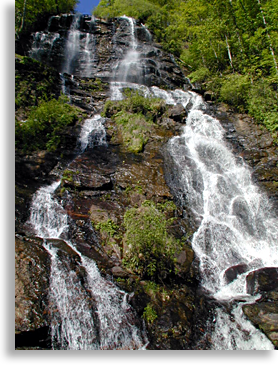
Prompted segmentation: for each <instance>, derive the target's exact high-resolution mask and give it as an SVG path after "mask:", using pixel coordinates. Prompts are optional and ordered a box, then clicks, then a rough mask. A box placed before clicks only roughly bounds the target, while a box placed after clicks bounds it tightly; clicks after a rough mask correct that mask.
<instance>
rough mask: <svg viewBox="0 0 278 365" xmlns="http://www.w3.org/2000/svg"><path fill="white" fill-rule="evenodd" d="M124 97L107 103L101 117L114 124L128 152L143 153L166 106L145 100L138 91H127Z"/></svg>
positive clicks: (158, 102) (160, 101)
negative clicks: (107, 118)
mask: <svg viewBox="0 0 278 365" xmlns="http://www.w3.org/2000/svg"><path fill="white" fill-rule="evenodd" d="M125 96H126V97H125V99H124V100H121V101H111V100H109V101H107V102H106V104H105V106H104V111H103V113H102V115H103V116H104V117H111V118H112V119H113V120H114V121H115V122H116V124H117V125H118V128H119V130H120V132H121V135H122V140H123V144H124V145H125V146H126V147H127V148H128V150H129V151H130V152H134V153H139V152H142V151H143V148H144V146H145V144H146V143H147V142H148V139H149V135H150V133H151V130H152V127H153V125H154V123H155V122H156V120H157V119H158V118H159V117H160V116H161V115H162V114H163V113H164V111H165V110H166V105H165V102H164V101H163V100H161V99H158V98H145V97H144V96H143V95H141V94H140V93H139V92H138V91H136V92H134V91H130V90H128V89H127V90H126V91H125Z"/></svg>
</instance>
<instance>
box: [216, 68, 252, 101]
mask: <svg viewBox="0 0 278 365" xmlns="http://www.w3.org/2000/svg"><path fill="white" fill-rule="evenodd" d="M249 87H250V81H249V79H248V77H247V76H242V75H239V74H236V73H235V74H231V75H228V76H227V77H226V78H225V79H224V81H223V82H222V86H221V89H220V97H221V99H222V100H223V101H225V102H226V103H228V104H230V105H232V106H234V107H236V108H239V106H244V107H245V105H246V98H247V95H248V90H249Z"/></svg>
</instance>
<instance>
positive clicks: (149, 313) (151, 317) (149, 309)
mask: <svg viewBox="0 0 278 365" xmlns="http://www.w3.org/2000/svg"><path fill="white" fill-rule="evenodd" d="M142 317H143V318H144V320H145V321H146V322H147V323H149V324H152V323H153V322H154V321H155V320H156V319H157V313H156V311H155V309H154V308H153V306H152V305H151V304H150V303H148V304H147V306H146V307H145V308H144V312H143V315H142Z"/></svg>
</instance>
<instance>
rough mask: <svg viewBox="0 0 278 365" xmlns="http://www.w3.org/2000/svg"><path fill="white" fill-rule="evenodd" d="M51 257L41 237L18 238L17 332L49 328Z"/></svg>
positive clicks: (16, 279)
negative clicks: (48, 296) (48, 297)
mask: <svg viewBox="0 0 278 365" xmlns="http://www.w3.org/2000/svg"><path fill="white" fill-rule="evenodd" d="M49 274H50V257H49V255H48V253H47V251H46V250H45V249H44V247H43V240H42V239H40V238H32V237H26V236H25V237H21V236H18V237H16V238H15V331H16V333H20V332H23V331H28V332H29V331H35V330H38V329H41V328H44V327H46V326H48V324H49V323H48V321H49V320H48V312H47V308H48V299H47V295H48V286H49Z"/></svg>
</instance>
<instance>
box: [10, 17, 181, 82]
mask: <svg viewBox="0 0 278 365" xmlns="http://www.w3.org/2000/svg"><path fill="white" fill-rule="evenodd" d="M130 32H131V30H130V26H129V22H128V21H127V19H126V18H124V17H122V18H117V19H111V20H110V21H107V22H106V21H103V20H100V19H95V18H94V17H92V18H91V17H89V16H80V17H79V16H74V15H62V16H54V17H52V18H50V19H49V21H48V26H47V29H46V30H42V31H39V32H36V33H33V34H32V35H31V37H30V38H26V39H24V40H22V41H21V44H24V49H22V45H20V44H18V45H17V49H16V51H17V52H18V53H20V54H22V53H24V54H25V55H28V56H31V57H33V58H35V59H37V60H39V61H41V62H43V63H45V64H47V65H49V66H52V67H54V68H55V69H56V70H58V71H59V72H63V73H64V72H65V73H68V74H71V75H75V76H79V77H97V78H100V79H101V80H103V81H106V82H108V81H112V80H113V81H117V79H118V77H119V73H120V72H121V69H120V67H119V64H120V62H121V60H122V59H123V58H124V56H125V55H126V53H127V51H128V49H129V47H130V37H131V34H130ZM134 32H135V35H136V39H137V40H138V46H137V48H136V50H137V51H138V53H140V56H139V57H140V59H139V60H140V62H139V63H140V65H139V66H138V64H137V65H136V67H140V74H141V80H140V83H142V84H145V85H148V86H151V85H156V86H162V87H163V86H164V87H167V88H169V87H170V88H175V87H183V86H184V85H186V84H188V80H187V79H186V78H185V76H184V75H183V73H182V72H181V70H180V68H179V67H178V65H177V64H176V62H175V60H174V58H173V57H172V56H171V55H169V54H167V53H165V52H164V51H163V50H162V48H161V46H160V45H159V44H156V43H154V42H153V41H152V39H151V35H150V33H149V32H148V30H147V29H146V28H145V27H144V26H142V25H140V24H137V23H135V24H134ZM133 66H134V65H133ZM133 66H131V69H130V70H129V73H128V76H127V80H126V81H129V82H138V79H137V74H138V69H137V70H135V69H133Z"/></svg>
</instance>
